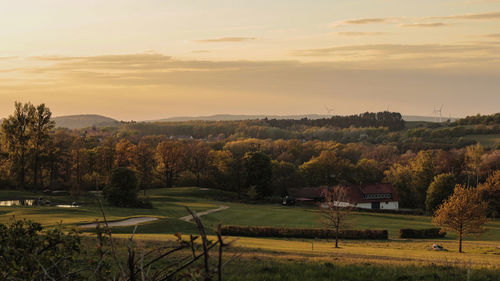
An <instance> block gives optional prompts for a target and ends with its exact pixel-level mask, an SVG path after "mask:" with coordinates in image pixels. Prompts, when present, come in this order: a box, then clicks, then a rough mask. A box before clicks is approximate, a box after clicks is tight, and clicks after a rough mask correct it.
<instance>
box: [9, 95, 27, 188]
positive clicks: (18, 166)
mask: <svg viewBox="0 0 500 281" xmlns="http://www.w3.org/2000/svg"><path fill="white" fill-rule="evenodd" d="M34 112H35V107H34V106H33V105H32V104H31V103H25V104H22V103H20V102H16V103H15V110H14V113H13V114H12V115H10V116H9V117H8V118H7V119H5V120H4V121H3V122H2V136H3V138H4V141H5V143H6V146H7V149H8V151H9V159H10V161H11V169H12V170H13V171H14V173H15V174H16V178H17V186H18V187H20V188H23V187H24V185H25V181H26V167H27V162H28V159H27V158H28V152H29V142H30V139H31V132H30V128H31V127H32V123H33V116H34Z"/></svg>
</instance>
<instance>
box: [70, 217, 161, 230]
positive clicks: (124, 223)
mask: <svg viewBox="0 0 500 281" xmlns="http://www.w3.org/2000/svg"><path fill="white" fill-rule="evenodd" d="M157 219H158V218H152V217H139V218H130V219H124V220H119V221H108V226H109V227H113V226H131V225H136V224H140V223H143V222H149V221H155V220H157ZM101 224H104V222H101ZM96 226H97V224H96V223H88V224H82V225H79V226H78V227H80V228H92V227H96Z"/></svg>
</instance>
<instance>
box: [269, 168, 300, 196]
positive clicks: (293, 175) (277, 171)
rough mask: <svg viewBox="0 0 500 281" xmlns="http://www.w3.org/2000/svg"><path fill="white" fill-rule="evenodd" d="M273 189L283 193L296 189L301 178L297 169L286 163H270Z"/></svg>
mask: <svg viewBox="0 0 500 281" xmlns="http://www.w3.org/2000/svg"><path fill="white" fill-rule="evenodd" d="M272 169H273V180H272V183H273V188H274V190H277V191H280V193H282V192H285V190H286V189H287V188H290V187H298V186H300V185H301V183H302V178H301V176H300V174H299V171H298V169H297V167H296V166H295V165H294V164H292V163H290V162H286V161H276V160H273V161H272Z"/></svg>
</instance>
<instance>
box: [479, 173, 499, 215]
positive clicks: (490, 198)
mask: <svg viewBox="0 0 500 281" xmlns="http://www.w3.org/2000/svg"><path fill="white" fill-rule="evenodd" d="M477 191H478V192H479V196H481V199H482V200H483V201H484V202H487V203H488V215H490V216H492V217H493V218H495V217H497V216H498V215H499V214H500V170H497V171H495V172H494V173H493V174H491V175H490V176H489V177H488V178H487V179H486V182H484V183H482V184H480V185H479V186H478V187H477Z"/></svg>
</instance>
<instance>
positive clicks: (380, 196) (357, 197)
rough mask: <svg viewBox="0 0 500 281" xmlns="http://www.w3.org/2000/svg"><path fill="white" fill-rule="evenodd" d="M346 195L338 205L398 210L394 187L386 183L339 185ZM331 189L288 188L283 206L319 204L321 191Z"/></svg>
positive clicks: (397, 199) (322, 198) (321, 198)
mask: <svg viewBox="0 0 500 281" xmlns="http://www.w3.org/2000/svg"><path fill="white" fill-rule="evenodd" d="M339 186H340V187H343V188H345V190H346V193H345V196H344V198H343V200H342V201H341V202H339V204H340V205H341V206H350V207H356V208H361V209H375V210H398V209H399V198H398V196H397V194H396V191H395V190H394V187H393V186H392V185H391V184H388V183H376V184H362V185H355V184H349V185H339ZM325 188H329V189H333V187H305V188H290V189H287V190H286V192H285V193H284V194H283V196H282V199H283V205H293V204H296V203H308V202H310V203H320V202H322V201H324V196H323V195H322V190H323V189H325Z"/></svg>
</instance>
